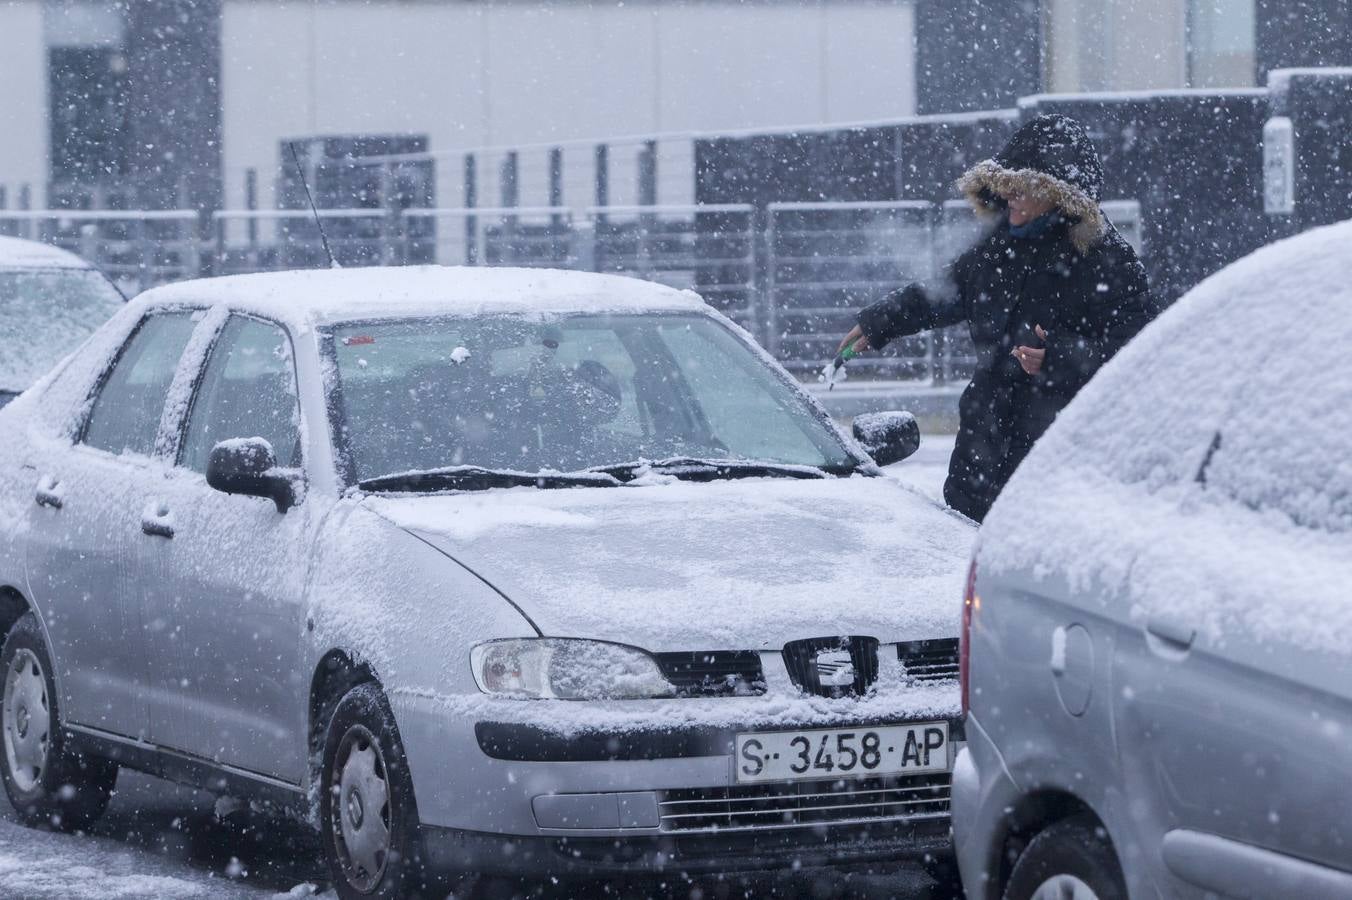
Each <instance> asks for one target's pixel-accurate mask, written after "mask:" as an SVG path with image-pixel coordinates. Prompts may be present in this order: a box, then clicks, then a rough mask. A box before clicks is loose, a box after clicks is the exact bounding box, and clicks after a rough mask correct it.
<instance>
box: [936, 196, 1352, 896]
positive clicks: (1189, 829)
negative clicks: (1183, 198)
mask: <svg viewBox="0 0 1352 900" xmlns="http://www.w3.org/2000/svg"><path fill="white" fill-rule="evenodd" d="M1349 248H1352V222H1344V223H1341V224H1338V225H1332V226H1329V227H1326V228H1321V229H1317V230H1314V231H1311V232H1307V233H1305V234H1303V235H1300V236H1298V237H1295V238H1292V239H1288V240H1285V241H1282V242H1279V243H1277V244H1273V245H1271V246H1269V247H1266V248H1264V249H1262V250H1260V251H1258V252H1256V253H1254V254H1253V255H1251V256H1249V257H1247V258H1245V259H1243V260H1241V261H1239V262H1237V263H1235V264H1234V265H1232V266H1230V267H1229V268H1227V269H1225V270H1223V271H1222V272H1220V273H1218V274H1217V275H1215V276H1213V277H1211V278H1210V279H1208V280H1207V281H1205V282H1204V283H1203V284H1201V285H1200V286H1198V287H1197V288H1196V289H1194V290H1193V291H1192V292H1191V293H1189V294H1188V295H1187V296H1186V297H1184V298H1183V299H1181V300H1180V301H1179V302H1178V303H1177V304H1176V305H1175V306H1174V307H1173V308H1172V309H1170V310H1169V311H1168V312H1167V313H1165V314H1164V315H1163V316H1161V317H1160V319H1159V320H1158V321H1157V322H1155V323H1154V324H1153V325H1151V326H1150V327H1149V328H1147V329H1146V330H1145V331H1143V332H1142V333H1141V335H1140V336H1139V337H1138V338H1137V339H1136V340H1135V341H1133V342H1132V343H1131V344H1130V345H1129V346H1128V347H1127V348H1126V349H1125V350H1123V352H1122V353H1121V354H1119V355H1118V356H1117V357H1116V358H1115V359H1113V360H1112V361H1111V362H1110V363H1109V364H1108V365H1107V366H1105V368H1104V369H1103V370H1102V372H1101V373H1100V374H1099V376H1098V377H1097V378H1096V379H1095V380H1094V382H1093V383H1091V384H1090V385H1089V386H1088V387H1087V388H1086V389H1085V391H1084V392H1083V393H1082V394H1081V395H1080V397H1079V398H1077V400H1076V401H1075V403H1074V404H1072V405H1071V407H1069V408H1068V409H1067V410H1066V412H1065V413H1064V414H1063V415H1062V417H1061V419H1060V420H1059V421H1058V422H1057V423H1056V425H1055V426H1054V427H1053V428H1052V429H1051V430H1050V431H1049V432H1048V433H1047V435H1046V437H1045V438H1044V439H1043V440H1042V441H1041V442H1040V443H1039V444H1038V446H1037V447H1036V448H1035V449H1034V450H1033V452H1032V454H1031V455H1030V456H1029V457H1028V459H1027V461H1026V462H1025V463H1024V465H1023V467H1022V468H1021V469H1020V470H1019V472H1018V474H1017V475H1016V476H1015V477H1014V478H1013V479H1012V481H1011V482H1010V485H1009V487H1008V489H1007V490H1006V491H1005V493H1004V494H1003V495H1002V496H1001V498H1000V500H999V501H998V502H997V503H996V505H995V507H994V508H993V510H992V511H991V514H990V517H989V518H988V519H987V520H986V524H985V527H984V529H983V532H982V535H981V538H980V547H979V549H978V550H977V553H976V557H975V560H974V563H973V571H972V574H971V577H970V578H969V587H968V596H967V600H966V603H965V606H964V610H965V615H964V626H963V644H962V647H963V649H962V663H961V667H962V670H963V672H964V676H965V677H964V681H963V688H964V697H965V701H966V703H965V705H966V707H967V710H968V712H967V720H966V735H967V742H968V743H967V749H966V750H965V751H964V752H963V753H962V754H961V755H960V757H959V759H958V761H957V763H956V766H955V770H954V774H953V826H954V833H955V839H956V844H957V853H958V860H959V864H960V867H961V870H962V876H963V882H964V885H965V887H966V890H967V895H968V897H970V898H973V900H978V898H981V900H985V898H996V897H1005V898H1014V900H1021V898H1030V897H1033V898H1050V897H1056V898H1062V897H1065V898H1071V897H1073V898H1077V900H1078V898H1092V897H1097V898H1104V900H1111V898H1120V897H1133V898H1135V897H1171V898H1193V897H1196V898H1201V897H1214V896H1224V897H1254V898H1260V897H1261V898H1278V897H1282V898H1285V897H1352V789H1350V786H1352V587H1350V586H1352V278H1349V277H1348V249H1349Z"/></svg>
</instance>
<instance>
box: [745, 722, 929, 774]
mask: <svg viewBox="0 0 1352 900" xmlns="http://www.w3.org/2000/svg"><path fill="white" fill-rule="evenodd" d="M733 765H734V768H735V770H736V774H737V781H738V782H739V783H743V784H745V783H747V782H753V781H798V780H804V779H809V778H860V777H865V776H869V775H896V774H899V773H905V774H910V773H919V772H944V771H947V770H948V723H947V722H920V723H917V724H915V725H889V726H885V727H881V728H850V729H843V728H842V729H820V730H811V731H769V732H760V733H753V734H739V735H737V741H736V756H735V758H734V760H733Z"/></svg>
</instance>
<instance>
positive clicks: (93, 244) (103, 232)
mask: <svg viewBox="0 0 1352 900" xmlns="http://www.w3.org/2000/svg"><path fill="white" fill-rule="evenodd" d="M197 227H198V215H197V213H195V212H193V211H192V210H182V209H176V210H163V211H149V210H46V209H38V210H0V234H4V235H8V236H10V237H20V238H27V239H29V240H34V241H42V242H43V243H47V244H54V245H56V246H58V247H61V248H62V249H64V250H69V251H70V252H72V253H75V254H77V255H79V256H82V257H84V258H85V259H88V260H89V261H90V262H93V263H94V264H96V265H97V266H98V267H99V268H100V269H102V270H103V271H104V273H105V274H106V275H107V276H108V277H109V278H111V279H113V281H115V282H116V283H117V285H118V287H120V288H121V289H122V290H123V291H124V292H125V293H128V294H133V293H137V292H139V291H142V290H145V289H146V288H148V287H153V286H154V285H157V284H163V283H165V282H167V281H179V280H181V279H184V278H192V277H195V276H196V275H198V274H200V273H201V272H202V271H203V260H202V252H203V249H204V248H203V246H202V243H201V241H199V240H198V237H197Z"/></svg>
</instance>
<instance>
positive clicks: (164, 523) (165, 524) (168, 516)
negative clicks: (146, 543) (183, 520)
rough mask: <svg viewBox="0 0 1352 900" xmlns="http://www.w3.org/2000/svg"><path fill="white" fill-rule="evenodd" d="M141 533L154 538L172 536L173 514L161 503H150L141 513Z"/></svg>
mask: <svg viewBox="0 0 1352 900" xmlns="http://www.w3.org/2000/svg"><path fill="white" fill-rule="evenodd" d="M141 531H142V532H144V533H145V534H149V535H152V536H154V537H162V538H172V537H173V536H174V514H173V513H172V512H170V511H169V507H167V506H165V505H164V504H163V503H152V504H150V505H149V506H147V507H146V508H145V510H144V511H143V512H142V513H141Z"/></svg>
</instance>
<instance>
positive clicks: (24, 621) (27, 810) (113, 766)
mask: <svg viewBox="0 0 1352 900" xmlns="http://www.w3.org/2000/svg"><path fill="white" fill-rule="evenodd" d="M0 673H2V677H3V678H4V681H3V688H0V690H2V691H3V693H2V694H0V745H3V746H2V747H0V777H2V778H3V780H4V783H5V793H6V794H8V795H9V802H10V804H11V805H12V806H13V807H14V811H15V812H16V813H17V814H18V816H19V819H20V820H21V821H22V822H23V823H24V824H25V825H29V826H31V827H50V828H55V829H57V830H59V831H77V830H80V829H83V828H87V827H88V826H89V825H90V824H91V823H92V822H94V820H96V819H98V818H99V816H101V815H103V813H104V810H106V809H107V808H108V800H109V799H110V798H111V797H112V794H113V787H114V785H116V783H117V763H115V762H113V761H112V760H108V759H102V758H99V757H92V756H85V755H82V754H79V753H77V752H75V751H74V750H73V749H72V748H71V747H70V746H69V742H68V740H67V736H66V734H65V732H64V731H63V730H62V728H61V716H60V710H59V709H58V706H57V695H56V682H55V680H54V679H53V677H52V661H51V657H50V656H49V655H48V653H47V643H46V641H45V640H44V639H43V636H42V629H41V628H40V627H39V625H38V620H37V617H36V616H34V615H33V613H31V612H29V613H25V614H24V615H23V616H21V617H20V618H19V620H18V621H17V622H15V623H14V627H13V628H11V629H10V631H9V634H8V635H6V636H5V644H4V649H3V650H2V651H0Z"/></svg>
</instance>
